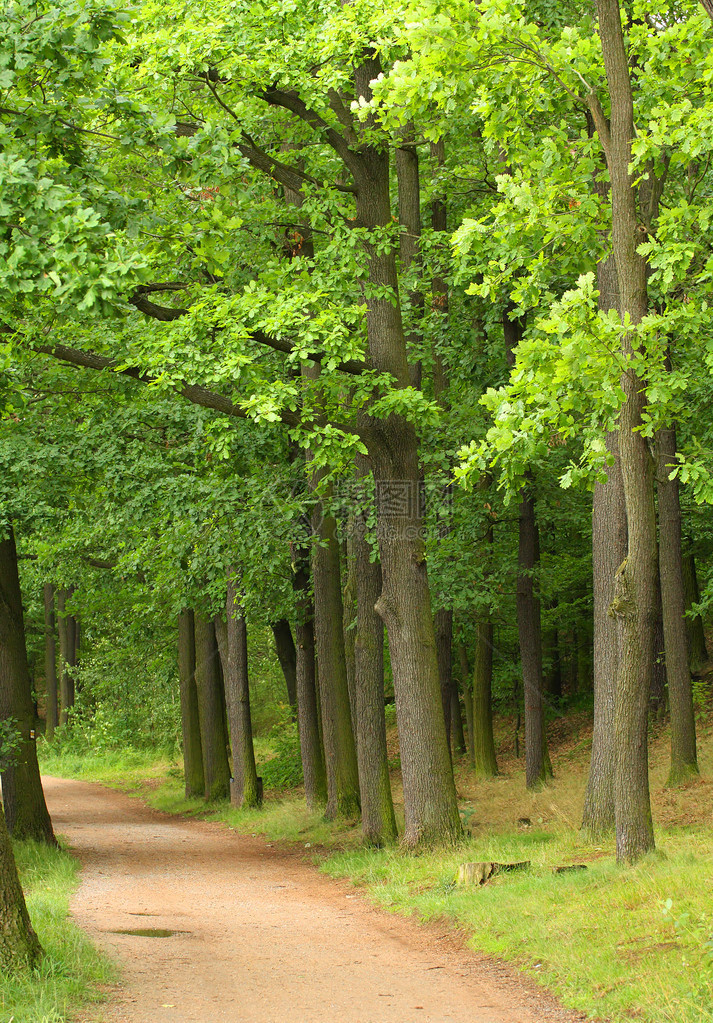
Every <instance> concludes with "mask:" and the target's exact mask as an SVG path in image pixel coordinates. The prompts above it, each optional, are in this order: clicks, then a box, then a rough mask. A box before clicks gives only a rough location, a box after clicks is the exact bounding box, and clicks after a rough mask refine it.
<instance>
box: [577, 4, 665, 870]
mask: <svg viewBox="0 0 713 1023" xmlns="http://www.w3.org/2000/svg"><path fill="white" fill-rule="evenodd" d="M597 13H598V16H599V36H600V39H601V44H602V54H603V57H604V66H605V70H606V77H607V84H608V87H609V98H610V101H611V117H610V122H609V124H608V125H607V123H606V120H605V118H604V114H603V111H602V108H601V105H600V104H599V103H598V101H595V99H593V98H592V97H589V100H590V109H591V111H592V115H593V117H594V119H595V123H596V125H597V131H598V133H599V136H600V139H601V141H602V145H603V148H604V150H605V154H606V157H607V165H608V169H609V178H610V181H611V197H612V243H613V250H614V259H615V261H616V268H617V275H618V279H619V292H620V296H621V310H620V311H621V315H622V317H628V322H630V323H631V324H632V326H634V327H635V326H636V325H637V324H638V323H640V321H641V320H642V318H643V317H644V316H645V315H646V313H647V311H648V296H647V285H646V263H645V260H644V258H643V257H642V256H641V255H640V254H639V253H638V251H637V248H638V246H639V244H640V241H641V238H642V237H643V235H642V231H641V230H640V226H641V225H640V224H639V220H638V217H637V201H636V192H635V187H634V182H633V179H632V177H631V175H630V173H629V167H630V164H631V142H632V139H633V138H634V134H635V129H634V104H633V94H632V88H631V80H630V77H629V65H628V59H627V53H626V48H625V45H624V36H623V32H622V27H621V12H620V9H619V4H618V2H617V0H597ZM622 355H623V356H624V359H625V360H627V361H629V360H630V358H631V356H632V355H633V347H632V336H631V335H630V334H627V335H625V336H624V337H623V339H622ZM622 388H623V391H624V396H625V400H624V405H623V407H622V410H621V418H620V426H621V428H620V434H619V450H620V455H621V469H622V476H623V481H624V498H625V502H626V517H627V526H628V553H627V558H626V560H625V561H624V562H623V563H622V565H621V566H620V568H619V569H618V571H617V575H616V584H615V596H614V602H613V604H612V613H613V614H614V615H615V616H616V617H617V619H618V623H619V632H620V637H621V656H620V661H619V675H618V679H617V698H616V708H615V721H614V741H615V757H616V760H615V775H614V811H615V822H616V846H617V860H618V861H619V862H628V863H631V862H634V861H636V860H637V859H639V857H640V856H642V855H643V854H644V853H646V852H647V851H649V850H650V849H652V848H653V847H654V834H653V825H652V820H651V801H650V796H649V775H648V746H647V725H648V720H647V718H648V694H649V689H650V686H651V669H652V652H653V628H654V618H655V613H656V610H655V604H656V597H655V594H656V574H657V554H656V511H655V506H654V486H653V460H652V458H651V456H650V454H649V451H648V447H647V444H646V440H645V438H644V437H643V436H642V434H641V431H640V429H639V427H640V426H641V423H642V413H643V411H644V408H645V403H646V398H645V393H644V383H643V381H642V380H640V379H639V378H638V377H637V375H636V373H635V371H634V370H633V368H631V366H629V367H628V368H627V369H626V370H625V371H624V373H623V375H622Z"/></svg>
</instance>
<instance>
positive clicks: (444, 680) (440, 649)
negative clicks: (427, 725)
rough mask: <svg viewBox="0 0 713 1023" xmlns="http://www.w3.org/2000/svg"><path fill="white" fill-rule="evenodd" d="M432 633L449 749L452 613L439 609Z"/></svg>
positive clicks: (451, 685) (435, 616) (451, 686)
mask: <svg viewBox="0 0 713 1023" xmlns="http://www.w3.org/2000/svg"><path fill="white" fill-rule="evenodd" d="M433 631H434V633H435V636H436V657H437V658H438V681H439V684H440V690H441V709H442V712H443V723H444V725H445V726H446V742H447V743H448V750H449V752H450V749H451V690H452V688H453V673H452V665H451V647H452V645H453V612H452V611H451V610H450V609H449V608H445V607H439V609H438V610H437V611H436V613H435V615H434V618H433Z"/></svg>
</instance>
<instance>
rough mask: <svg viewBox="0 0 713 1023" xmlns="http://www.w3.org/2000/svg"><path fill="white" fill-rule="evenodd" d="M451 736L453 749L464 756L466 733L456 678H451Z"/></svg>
mask: <svg viewBox="0 0 713 1023" xmlns="http://www.w3.org/2000/svg"><path fill="white" fill-rule="evenodd" d="M451 736H452V737H453V750H454V752H456V753H457V754H458V756H461V757H462V756H464V755H465V752H466V748H465V733H464V731H463V715H462V713H461V709H460V698H459V696H458V685H457V684H456V681H455V679H453V678H452V679H451Z"/></svg>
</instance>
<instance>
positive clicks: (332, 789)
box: [312, 505, 359, 819]
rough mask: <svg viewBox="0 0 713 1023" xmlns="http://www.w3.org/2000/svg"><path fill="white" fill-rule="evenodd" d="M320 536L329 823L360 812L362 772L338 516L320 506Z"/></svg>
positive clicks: (319, 621) (317, 595) (315, 571)
mask: <svg viewBox="0 0 713 1023" xmlns="http://www.w3.org/2000/svg"><path fill="white" fill-rule="evenodd" d="M314 532H315V534H316V535H317V537H318V542H317V543H316V544H315V546H314V549H313V553H312V576H313V580H314V612H315V640H316V647H317V669H318V679H319V696H320V707H321V711H322V735H323V739H324V755H325V761H326V768H327V809H326V811H325V816H326V817H327V819H334V818H335V817H353V816H355V815H356V814H358V813H359V768H358V765H357V755H356V746H355V743H354V733H353V731H352V719H351V708H350V703H349V689H348V685H347V666H346V659H345V656H344V632H343V619H344V613H343V608H342V586H341V572H340V562H339V544H338V542H337V523H336V520H335V518H334V516H333V515H330V514H323V513H322V509H321V507H320V506H319V505H318V506H317V508H316V510H315V516H314Z"/></svg>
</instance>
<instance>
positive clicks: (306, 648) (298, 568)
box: [291, 522, 327, 810]
mask: <svg viewBox="0 0 713 1023" xmlns="http://www.w3.org/2000/svg"><path fill="white" fill-rule="evenodd" d="M298 530H300V531H301V533H304V534H306V532H307V529H306V524H305V523H302V522H301V523H300V524H299V525H298ZM291 553H292V562H293V564H294V566H295V571H294V576H293V579H292V587H293V590H294V593H295V596H296V601H295V603H296V624H295V638H296V640H297V724H298V728H299V734H300V756H301V758H302V776H303V778H304V786H305V800H306V802H307V808H308V809H309V810H316V809H317V807H318V806H319V805H323V804H324V803H326V800H327V776H326V773H325V766H324V753H323V750H322V739H321V736H320V729H319V703H318V699H317V678H316V673H315V654H314V607H313V604H312V598H311V596H310V573H309V564H310V562H309V554H308V553H307V550H306V541H305V538H304V536H300V537H299V538H298V540H297V542H295V543H294V544H293V545H292V552H291Z"/></svg>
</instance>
